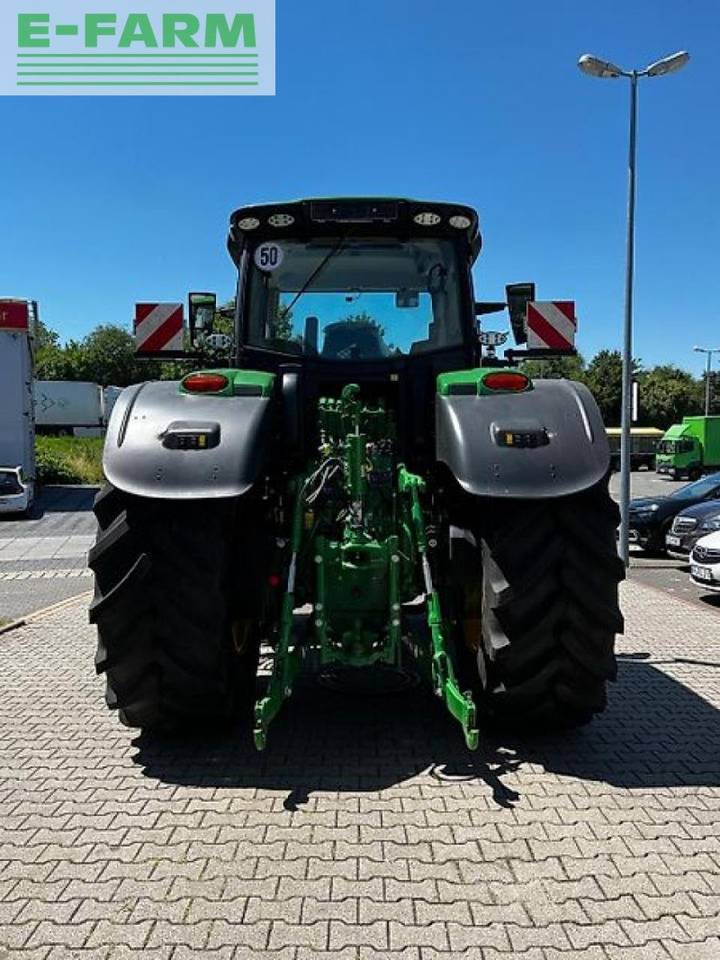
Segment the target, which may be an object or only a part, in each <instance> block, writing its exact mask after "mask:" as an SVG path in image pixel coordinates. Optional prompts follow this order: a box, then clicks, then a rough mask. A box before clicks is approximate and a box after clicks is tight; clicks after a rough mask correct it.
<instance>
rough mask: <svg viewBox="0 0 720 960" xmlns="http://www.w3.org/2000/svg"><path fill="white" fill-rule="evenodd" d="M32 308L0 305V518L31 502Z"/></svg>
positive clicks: (24, 508)
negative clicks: (0, 514) (1, 514)
mask: <svg viewBox="0 0 720 960" xmlns="http://www.w3.org/2000/svg"><path fill="white" fill-rule="evenodd" d="M36 317H37V304H36V303H34V302H31V301H28V300H16V299H3V300H0V513H22V514H27V512H28V511H29V510H30V508H31V507H32V505H33V502H34V500H35V481H36V472H35V426H34V418H33V354H32V340H33V332H34V329H35V319H36Z"/></svg>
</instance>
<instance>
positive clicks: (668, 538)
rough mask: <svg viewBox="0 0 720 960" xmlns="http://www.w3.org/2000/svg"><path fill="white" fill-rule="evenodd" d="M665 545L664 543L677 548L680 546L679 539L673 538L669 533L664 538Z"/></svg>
mask: <svg viewBox="0 0 720 960" xmlns="http://www.w3.org/2000/svg"><path fill="white" fill-rule="evenodd" d="M665 543H666V544H667V545H668V546H669V547H679V546H680V537H675V536H673V535H672V534H671V533H669V534H668V535H667V536H666V537H665Z"/></svg>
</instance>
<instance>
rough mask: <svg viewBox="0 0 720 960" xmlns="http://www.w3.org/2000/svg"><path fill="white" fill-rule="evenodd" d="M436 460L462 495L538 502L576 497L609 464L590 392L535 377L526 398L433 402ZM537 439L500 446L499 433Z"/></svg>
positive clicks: (461, 398) (486, 397) (505, 396)
mask: <svg viewBox="0 0 720 960" xmlns="http://www.w3.org/2000/svg"><path fill="white" fill-rule="evenodd" d="M435 409H436V418H435V429H436V443H437V459H438V460H439V461H440V462H441V463H444V464H446V465H447V466H448V468H449V469H450V471H451V473H452V474H453V475H454V476H455V478H456V479H457V481H458V483H459V484H460V486H461V487H462V488H463V489H464V490H466V491H467V492H468V493H471V494H474V495H476V496H484V497H508V498H527V499H540V498H544V497H563V496H568V495H569V494H573V493H579V492H580V491H581V490H585V489H587V488H588V487H592V486H593V485H594V484H596V483H598V481H599V480H601V479H602V477H603V476H604V475H605V473H606V472H607V470H608V469H609V466H610V452H609V449H608V442H607V437H606V435H605V426H604V424H603V421H602V417H601V416H600V411H599V410H598V407H597V404H596V403H595V400H594V398H593V396H592V394H591V393H590V391H589V390H588V389H587V387H585V386H584V385H583V384H581V383H575V382H574V381H571V380H535V381H534V389H533V390H530V391H528V392H527V393H504V394H496V395H493V394H486V395H482V396H477V395H474V394H473V395H467V396H461V395H457V396H437V397H436V408H435ZM508 433H510V434H516V435H528V434H532V435H534V436H538V435H540V436H542V437H543V438H547V443H545V442H544V439H543V442H542V445H538V446H534V447H522V446H503V445H501V444H500V443H499V438H500V437H501V436H502V435H503V434H508Z"/></svg>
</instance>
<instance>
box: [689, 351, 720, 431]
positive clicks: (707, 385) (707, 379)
mask: <svg viewBox="0 0 720 960" xmlns="http://www.w3.org/2000/svg"><path fill="white" fill-rule="evenodd" d="M693 350H695V351H696V352H697V353H706V354H707V366H706V367H705V416H706V417H709V416H710V370H711V367H712V355H713V354H714V353H720V347H713V348H712V349H708V348H707V347H693Z"/></svg>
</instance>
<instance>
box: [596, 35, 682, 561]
mask: <svg viewBox="0 0 720 960" xmlns="http://www.w3.org/2000/svg"><path fill="white" fill-rule="evenodd" d="M689 59H690V55H689V54H688V53H686V52H685V51H684V50H683V51H679V52H678V53H674V54H672V55H671V56H669V57H663V59H662V60H656V61H655V62H654V63H651V64H650V66H649V67H646V68H645V69H644V70H623V69H622V67H618V66H617V65H616V64H614V63H611V62H610V61H608V60H600V59H599V58H598V57H593V56H591V55H590V54H587V53H586V54H584V55H583V56H582V57H580V59H579V60H578V66H579V67H580V69H581V70H582V72H583V73H586V74H588V76H591V77H601V78H610V79H615V78H617V77H627V78H628V79H629V80H630V143H629V159H628V206H627V260H626V267H625V314H624V320H623V350H622V399H621V404H622V409H621V421H620V542H619V544H618V552H619V554H620V556H621V557H622V561H623V563H624V564H625V566H626V567H627V566H628V565H629V563H630V466H631V461H630V423H631V420H632V372H633V371H632V366H633V364H632V321H633V279H634V271H635V156H636V130H637V82H638V78H639V77H661V76H664V75H665V74H666V73H673V72H675V71H676V70H680V69H681V68H682V67H684V66H685V64H686V63H687V62H688V60H689Z"/></svg>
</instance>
